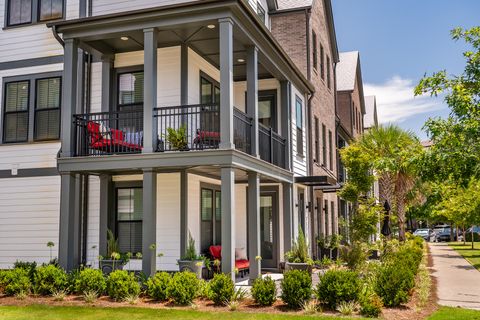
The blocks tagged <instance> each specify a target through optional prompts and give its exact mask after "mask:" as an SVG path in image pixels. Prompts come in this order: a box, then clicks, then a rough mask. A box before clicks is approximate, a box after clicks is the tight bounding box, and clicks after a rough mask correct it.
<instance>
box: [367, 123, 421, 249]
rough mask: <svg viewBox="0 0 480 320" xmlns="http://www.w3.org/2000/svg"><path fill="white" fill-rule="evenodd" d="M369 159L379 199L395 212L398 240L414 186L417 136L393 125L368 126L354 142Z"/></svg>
mask: <svg viewBox="0 0 480 320" xmlns="http://www.w3.org/2000/svg"><path fill="white" fill-rule="evenodd" d="M358 142H359V144H360V145H361V146H362V148H363V149H364V151H365V152H367V153H369V154H370V156H371V158H372V159H374V160H373V164H372V167H373V169H374V173H375V175H376V176H377V178H378V180H379V186H380V202H381V203H384V202H385V201H388V203H389V204H390V206H391V208H392V211H393V212H395V213H396V216H397V220H398V228H399V238H400V240H402V241H403V240H405V221H406V219H405V212H406V209H407V205H408V201H409V199H410V198H409V194H410V193H411V191H412V190H413V188H414V187H415V185H416V180H417V175H416V171H417V168H416V159H417V158H418V156H419V155H420V154H421V153H422V152H423V149H422V146H421V144H420V142H419V141H418V138H417V137H416V136H415V135H414V134H413V133H412V132H410V131H405V130H403V129H401V128H400V127H398V126H396V125H386V126H378V127H374V128H372V129H370V130H369V131H368V132H367V133H365V134H364V135H363V136H362V137H361V138H360V140H359V141H358Z"/></svg>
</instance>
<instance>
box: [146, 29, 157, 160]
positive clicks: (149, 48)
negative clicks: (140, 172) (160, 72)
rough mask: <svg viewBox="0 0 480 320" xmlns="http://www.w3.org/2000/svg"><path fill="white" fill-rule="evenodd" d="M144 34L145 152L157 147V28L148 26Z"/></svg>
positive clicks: (154, 149) (152, 150)
mask: <svg viewBox="0 0 480 320" xmlns="http://www.w3.org/2000/svg"><path fill="white" fill-rule="evenodd" d="M143 35H144V57H143V59H144V62H143V67H144V85H143V153H151V152H154V151H156V149H157V136H158V130H157V125H156V124H157V121H156V119H154V118H153V109H155V108H156V107H157V29H156V28H147V29H144V30H143Z"/></svg>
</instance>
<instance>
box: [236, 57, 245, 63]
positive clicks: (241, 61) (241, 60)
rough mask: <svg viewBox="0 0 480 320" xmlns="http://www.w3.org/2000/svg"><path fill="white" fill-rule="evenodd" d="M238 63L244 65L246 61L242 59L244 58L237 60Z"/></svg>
mask: <svg viewBox="0 0 480 320" xmlns="http://www.w3.org/2000/svg"><path fill="white" fill-rule="evenodd" d="M237 62H240V63H244V62H245V59H242V58H240V59H237Z"/></svg>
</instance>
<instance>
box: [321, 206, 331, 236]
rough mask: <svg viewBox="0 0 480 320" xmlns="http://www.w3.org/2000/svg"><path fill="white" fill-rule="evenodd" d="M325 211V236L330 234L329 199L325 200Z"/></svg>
mask: <svg viewBox="0 0 480 320" xmlns="http://www.w3.org/2000/svg"><path fill="white" fill-rule="evenodd" d="M323 213H324V214H325V236H329V234H330V233H329V232H328V231H329V228H328V226H329V221H330V219H329V216H328V200H324V201H323Z"/></svg>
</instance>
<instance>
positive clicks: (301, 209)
mask: <svg viewBox="0 0 480 320" xmlns="http://www.w3.org/2000/svg"><path fill="white" fill-rule="evenodd" d="M298 226H299V227H300V228H302V232H303V233H305V193H304V191H303V190H302V189H298Z"/></svg>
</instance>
